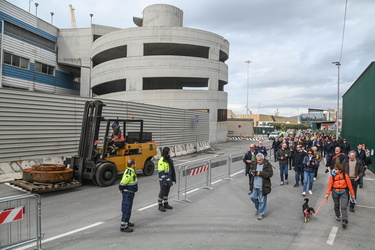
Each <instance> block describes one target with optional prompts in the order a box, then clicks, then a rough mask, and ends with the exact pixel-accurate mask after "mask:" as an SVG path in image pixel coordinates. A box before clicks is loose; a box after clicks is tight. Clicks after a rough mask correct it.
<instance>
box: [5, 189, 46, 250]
mask: <svg viewBox="0 0 375 250" xmlns="http://www.w3.org/2000/svg"><path fill="white" fill-rule="evenodd" d="M41 241H42V233H41V199H40V196H39V195H37V194H29V195H22V196H11V197H7V198H2V199H0V249H12V248H16V247H20V246H23V245H26V244H29V243H34V242H35V243H36V247H37V249H41V247H42V246H41Z"/></svg>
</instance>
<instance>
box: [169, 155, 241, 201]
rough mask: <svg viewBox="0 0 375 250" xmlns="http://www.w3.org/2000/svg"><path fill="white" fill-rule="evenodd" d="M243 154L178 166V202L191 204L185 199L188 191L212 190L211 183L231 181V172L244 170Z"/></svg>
mask: <svg viewBox="0 0 375 250" xmlns="http://www.w3.org/2000/svg"><path fill="white" fill-rule="evenodd" d="M243 156H244V154H236V155H229V156H226V157H218V158H213V159H209V160H208V161H202V162H196V163H193V164H189V165H180V166H178V171H177V179H178V180H177V181H178V190H177V200H176V201H179V202H192V201H191V200H189V199H188V198H187V196H188V194H189V191H192V190H194V189H196V188H206V189H210V190H213V189H214V188H212V183H213V182H215V181H217V180H219V179H226V180H232V179H231V175H232V173H233V171H238V170H240V169H243V168H244V164H243V162H242V159H243Z"/></svg>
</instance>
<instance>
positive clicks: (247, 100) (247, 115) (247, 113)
mask: <svg viewBox="0 0 375 250" xmlns="http://www.w3.org/2000/svg"><path fill="white" fill-rule="evenodd" d="M245 63H247V88H246V119H249V66H250V63H252V62H251V61H250V60H247V61H245Z"/></svg>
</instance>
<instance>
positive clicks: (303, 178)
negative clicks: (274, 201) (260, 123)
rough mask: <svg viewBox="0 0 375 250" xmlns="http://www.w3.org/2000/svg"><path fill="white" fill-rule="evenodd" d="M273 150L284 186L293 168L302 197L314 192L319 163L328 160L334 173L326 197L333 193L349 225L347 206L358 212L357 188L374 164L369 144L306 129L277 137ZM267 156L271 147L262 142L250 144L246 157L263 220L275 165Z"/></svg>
mask: <svg viewBox="0 0 375 250" xmlns="http://www.w3.org/2000/svg"><path fill="white" fill-rule="evenodd" d="M271 150H272V151H273V160H274V162H277V161H278V162H279V170H280V185H288V184H289V181H290V180H289V179H288V177H289V176H290V175H289V170H293V171H294V173H295V175H294V176H295V183H294V186H293V187H295V188H298V187H299V186H300V185H301V186H302V196H306V195H307V193H308V194H310V195H313V183H314V181H315V180H317V178H318V169H319V166H320V165H321V162H322V160H323V159H325V161H324V162H325V166H324V167H325V173H327V174H328V173H329V174H330V176H331V178H330V180H329V183H328V188H327V191H326V199H328V198H327V197H328V196H329V195H330V194H331V195H332V199H333V201H334V204H335V205H334V211H335V215H336V219H337V220H341V222H342V226H343V227H344V228H346V226H347V224H348V216H347V212H346V211H347V206H348V204H349V205H350V206H349V211H350V212H355V210H354V206H355V203H356V200H355V199H356V195H357V187H359V188H363V185H364V183H363V176H364V174H365V171H366V169H367V168H368V165H369V164H371V158H370V151H369V150H368V149H367V148H366V145H364V144H363V143H358V144H357V145H356V148H354V149H353V148H351V145H350V144H349V143H348V141H347V140H346V139H342V138H340V137H339V138H338V139H337V140H336V136H335V135H331V134H325V133H313V132H308V131H306V132H301V133H300V135H299V136H293V135H289V136H286V137H280V138H279V137H276V138H275V140H274V141H273V143H272V146H271ZM269 153H270V154H271V152H269ZM265 156H267V150H265V149H264V146H263V145H262V143H261V142H259V143H258V147H256V146H255V144H251V145H250V150H249V151H248V152H247V153H246V155H245V157H244V159H243V161H244V162H245V164H246V173H245V174H246V175H248V176H249V182H250V198H251V200H252V201H253V202H254V205H255V208H256V214H258V219H260V220H261V219H263V218H264V213H265V208H266V202H267V199H266V197H267V194H268V193H269V192H270V191H271V190H270V188H269V189H268V188H267V191H266V192H265V191H264V190H262V188H264V183H266V184H267V183H269V184H270V183H271V182H270V178H271V176H272V174H273V172H272V168H269V167H268V164H269V160H267V159H265ZM262 169H263V170H262ZM265 170H267V172H265ZM256 180H258V183H257V185H255V184H256ZM260 180H261V181H262V182H261V183H259V182H260ZM259 197H260V198H259ZM349 198H351V199H349ZM349 200H350V202H349Z"/></svg>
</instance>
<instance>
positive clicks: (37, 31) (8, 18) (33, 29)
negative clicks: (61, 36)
mask: <svg viewBox="0 0 375 250" xmlns="http://www.w3.org/2000/svg"><path fill="white" fill-rule="evenodd" d="M1 19H4V20H6V21H9V22H11V23H13V24H15V25H18V26H20V27H22V28H24V29H27V30H29V31H31V32H34V33H35V34H38V35H40V36H42V37H45V38H47V39H49V40H51V41H54V42H57V37H55V36H53V35H51V34H48V33H47V32H45V31H42V30H40V29H38V28H36V27H33V26H31V25H29V24H27V23H24V22H21V21H20V20H18V19H16V18H14V17H12V16H9V15H7V14H5V13H3V12H1V11H0V20H1Z"/></svg>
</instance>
